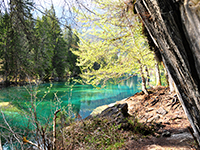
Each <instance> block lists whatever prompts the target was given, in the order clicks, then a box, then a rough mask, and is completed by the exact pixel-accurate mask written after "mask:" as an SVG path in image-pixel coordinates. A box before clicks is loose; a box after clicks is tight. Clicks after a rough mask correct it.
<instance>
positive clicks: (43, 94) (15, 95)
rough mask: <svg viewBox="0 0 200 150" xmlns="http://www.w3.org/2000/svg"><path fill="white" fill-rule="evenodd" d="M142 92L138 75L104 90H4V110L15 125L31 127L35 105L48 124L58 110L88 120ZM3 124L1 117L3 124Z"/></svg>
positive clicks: (0, 103) (0, 93)
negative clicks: (104, 107) (97, 110)
mask: <svg viewBox="0 0 200 150" xmlns="http://www.w3.org/2000/svg"><path fill="white" fill-rule="evenodd" d="M139 91H141V82H140V78H138V77H137V76H134V77H132V78H130V79H128V80H126V81H123V82H121V83H119V84H116V85H114V84H109V83H108V84H107V85H106V87H105V88H102V89H99V88H98V89H97V88H94V87H92V86H91V85H80V84H74V85H73V84H69V83H68V82H57V83H46V84H40V85H38V86H26V87H25V86H22V87H9V88H4V89H1V90H0V110H1V111H2V112H3V114H4V115H5V118H6V119H7V121H9V123H10V124H11V125H14V126H27V123H28V122H29V121H30V119H31V113H30V110H32V104H33V105H34V106H35V108H36V112H37V117H38V119H39V120H40V122H41V123H45V122H46V121H47V120H48V118H51V119H52V117H53V114H54V111H55V110H57V109H62V110H65V112H66V114H68V115H69V116H72V117H74V116H75V115H77V114H79V115H80V116H81V117H82V118H85V117H87V116H88V115H90V113H91V112H92V111H93V110H94V109H95V108H96V107H98V106H101V105H106V104H110V103H114V102H115V101H119V100H122V99H124V98H127V97H130V96H132V95H134V94H135V93H136V92H139ZM31 94H32V96H31ZM31 101H32V102H33V103H31ZM3 123H4V120H3V117H2V114H0V124H3Z"/></svg>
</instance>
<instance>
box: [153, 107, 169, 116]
mask: <svg viewBox="0 0 200 150" xmlns="http://www.w3.org/2000/svg"><path fill="white" fill-rule="evenodd" d="M156 113H158V114H161V115H163V116H164V115H166V114H167V113H168V111H166V110H165V109H164V108H162V107H161V108H159V109H158V110H157V111H156Z"/></svg>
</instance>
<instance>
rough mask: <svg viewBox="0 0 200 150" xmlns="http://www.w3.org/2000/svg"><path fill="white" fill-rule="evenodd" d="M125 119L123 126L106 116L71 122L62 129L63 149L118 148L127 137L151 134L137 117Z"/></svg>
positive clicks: (114, 149) (115, 149) (123, 144)
mask: <svg viewBox="0 0 200 150" xmlns="http://www.w3.org/2000/svg"><path fill="white" fill-rule="evenodd" d="M127 119H128V121H127V123H126V125H123V126H122V124H119V125H116V124H115V123H113V122H112V123H111V121H110V120H109V119H108V118H98V117H96V118H92V119H89V120H82V121H78V122H73V123H72V124H71V125H70V126H68V127H66V129H65V130H64V132H65V133H64V141H65V142H64V145H63V146H64V148H63V149H67V150H73V149H84V150H85V149H94V150H95V149H98V150H101V149H102V150H104V149H106V150H118V149H119V148H122V147H124V146H125V142H126V141H127V140H128V139H129V137H133V136H134V138H137V136H138V135H144V136H146V135H148V134H152V132H153V130H152V129H151V128H149V127H148V126H145V125H143V124H141V123H139V122H138V121H137V119H134V118H133V117H129V118H127ZM58 147H59V146H58ZM60 149H61V147H60Z"/></svg>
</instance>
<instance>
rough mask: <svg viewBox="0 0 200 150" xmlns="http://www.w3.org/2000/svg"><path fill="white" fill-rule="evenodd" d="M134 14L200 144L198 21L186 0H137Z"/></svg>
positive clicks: (199, 27) (199, 47)
mask: <svg viewBox="0 0 200 150" xmlns="http://www.w3.org/2000/svg"><path fill="white" fill-rule="evenodd" d="M135 10H136V11H137V13H138V14H139V16H140V17H141V19H142V22H143V23H144V25H145V27H146V28H147V30H148V32H149V34H150V36H151V38H152V39H153V41H154V43H155V45H156V46H157V47H158V48H159V51H160V53H161V55H162V60H163V62H164V64H165V65H166V67H167V69H168V71H169V72H168V73H169V74H170V75H171V77H172V79H173V81H174V83H175V86H176V88H175V89H176V90H177V94H178V97H179V100H180V102H181V104H182V107H183V109H184V111H185V113H186V115H187V117H188V119H189V121H190V123H191V126H192V128H193V130H194V132H195V134H194V135H195V137H196V138H197V140H198V142H199V143H200V115H199V114H200V103H199V101H200V89H199V88H200V69H199V68H200V42H199V41H200V21H199V18H200V17H199V16H200V15H199V14H198V13H199V12H198V11H197V13H196V12H195V10H194V9H193V8H192V7H190V6H189V2H188V0H185V1H184V3H183V0H179V1H178V2H176V1H175V0H137V1H136V3H135Z"/></svg>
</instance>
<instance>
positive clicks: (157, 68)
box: [155, 61, 161, 86]
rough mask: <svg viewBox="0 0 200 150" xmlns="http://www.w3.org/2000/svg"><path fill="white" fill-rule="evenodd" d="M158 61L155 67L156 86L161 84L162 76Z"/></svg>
mask: <svg viewBox="0 0 200 150" xmlns="http://www.w3.org/2000/svg"><path fill="white" fill-rule="evenodd" d="M158 63H159V62H158V61H156V64H155V69H156V86H161V77H160V68H159V65H158Z"/></svg>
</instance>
